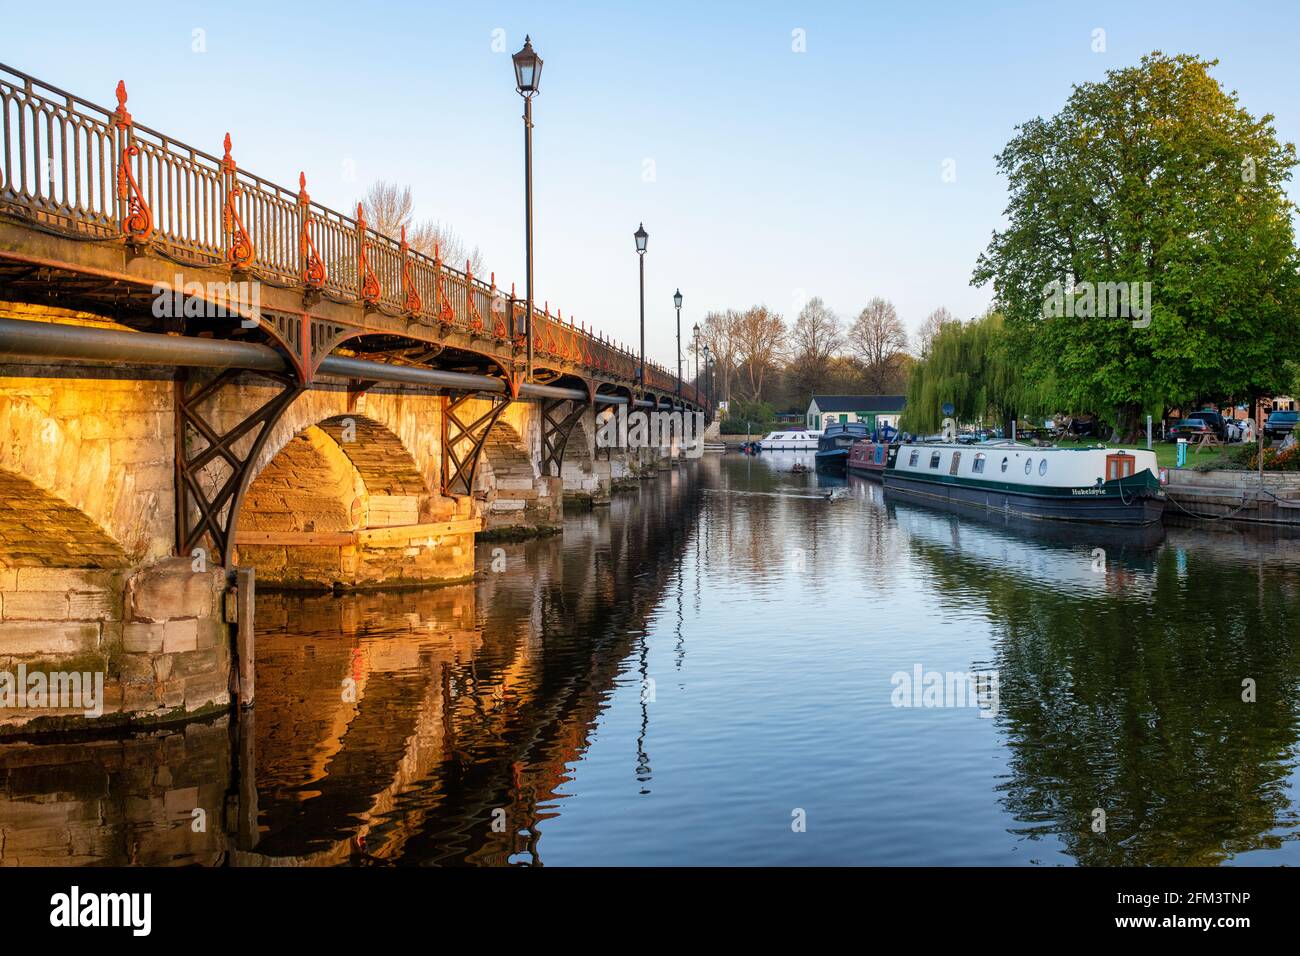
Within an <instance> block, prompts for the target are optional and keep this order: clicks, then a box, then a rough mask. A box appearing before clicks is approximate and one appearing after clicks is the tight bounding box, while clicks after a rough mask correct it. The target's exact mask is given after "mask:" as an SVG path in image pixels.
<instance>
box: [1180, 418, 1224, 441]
mask: <svg viewBox="0 0 1300 956" xmlns="http://www.w3.org/2000/svg"><path fill="white" fill-rule="evenodd" d="M1213 433H1214V429H1213V428H1211V427H1210V423H1209V422H1207V421H1206V420H1205V419H1203V418H1184V419H1183V420H1182V421H1180V422H1178V423H1177V424H1176V425H1173V426H1171V427H1170V429H1169V440H1170V441H1177V440H1178V439H1180V438H1186V439H1187V440H1188V441H1195V440H1199V439H1200V437H1201V436H1202V435H1212V434H1213Z"/></svg>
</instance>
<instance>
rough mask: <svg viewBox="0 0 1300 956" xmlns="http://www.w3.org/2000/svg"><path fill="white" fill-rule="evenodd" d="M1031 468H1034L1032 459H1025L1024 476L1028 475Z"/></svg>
mask: <svg viewBox="0 0 1300 956" xmlns="http://www.w3.org/2000/svg"><path fill="white" fill-rule="evenodd" d="M1033 467H1034V459H1032V458H1026V459H1025V474H1026V475H1027V474H1029V472H1030V469H1032V468H1033Z"/></svg>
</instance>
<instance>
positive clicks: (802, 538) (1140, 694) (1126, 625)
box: [0, 456, 1300, 866]
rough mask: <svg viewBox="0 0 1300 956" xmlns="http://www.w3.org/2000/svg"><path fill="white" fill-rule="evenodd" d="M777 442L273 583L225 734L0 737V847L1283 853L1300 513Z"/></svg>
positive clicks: (486, 853)
mask: <svg viewBox="0 0 1300 956" xmlns="http://www.w3.org/2000/svg"><path fill="white" fill-rule="evenodd" d="M788 463H789V462H788V461H786V460H785V459H783V458H782V457H780V456H773V457H764V458H762V459H758V460H753V459H739V458H736V459H733V458H731V457H730V456H729V457H727V458H724V459H722V460H721V461H719V460H718V459H706V460H704V461H702V462H698V463H695V464H693V465H691V466H690V467H688V468H686V469H679V470H678V471H677V472H676V473H674V474H673V475H672V477H671V479H669V478H667V477H665V478H664V479H661V480H660V481H658V482H654V483H646V484H643V485H642V487H641V490H640V491H639V492H634V493H632V494H631V495H628V496H625V497H619V498H616V500H615V501H614V503H613V504H612V505H611V506H610V508H609V509H607V510H602V509H596V510H593V511H590V512H587V513H583V514H580V515H577V516H570V517H568V518H566V521H565V528H564V533H563V535H562V536H556V537H553V538H547V539H540V540H534V541H531V542H527V543H520V544H499V545H494V544H491V543H484V544H481V545H480V547H479V551H478V567H479V571H480V573H479V575H478V577H477V579H476V580H475V581H474V582H473V583H472V584H465V585H460V586H451V587H444V588H436V589H428V590H417V591H402V592H388V593H377V594H370V595H355V596H347V597H338V596H303V595H292V594H279V595H271V594H265V595H262V596H261V597H260V603H259V606H258V615H259V622H260V627H259V644H258V674H257V678H258V699H257V706H256V708H255V710H254V712H253V714H252V715H248V716H245V717H244V718H243V719H242V720H241V722H240V726H238V727H232V726H229V725H228V723H227V722H226V721H218V722H216V723H206V724H191V725H189V726H187V727H185V728H184V729H181V730H176V731H171V732H164V733H158V734H153V735H147V736H140V737H134V738H131V739H129V740H125V741H120V740H119V741H110V740H101V741H98V742H93V741H92V742H80V743H78V742H66V741H61V742H57V743H52V744H30V743H19V742H9V743H5V744H3V745H0V834H2V838H0V865H27V864H37V863H45V864H51V863H74V864H76V863H92V862H109V863H142V864H165V863H191V862H195V863H204V864H217V865H220V864H222V863H226V864H233V865H243V866H276V865H295V864H301V865H339V864H342V865H347V864H353V865H357V864H369V865H386V864H393V863H399V864H451V865H456V864H467V865H511V864H513V865H528V864H536V863H539V862H547V863H568V862H593V863H600V862H617V863H671V862H688V863H725V862H738V863H761V862H773V863H836V864H843V863H883V864H917V863H940V864H943V863H962V864H967V863H990V864H1017V863H1019V864H1060V863H1065V864H1069V863H1079V864H1088V865H1109V864H1216V863H1221V862H1251V863H1292V864H1294V863H1298V862H1300V843H1298V842H1297V841H1296V839H1295V835H1296V823H1297V809H1296V798H1295V796H1294V794H1295V784H1296V761H1295V755H1296V751H1297V740H1298V739H1300V703H1298V702H1300V653H1298V650H1300V648H1297V639H1298V637H1300V634H1298V629H1297V627H1296V626H1295V621H1296V620H1297V617H1298V615H1300V556H1298V555H1300V552H1298V551H1297V549H1296V547H1295V542H1294V541H1293V540H1292V541H1288V540H1285V539H1278V538H1271V537H1268V536H1263V537H1261V536H1258V535H1244V534H1236V533H1220V532H1211V531H1207V530H1202V529H1189V528H1177V527H1172V528H1169V529H1167V531H1166V532H1165V533H1164V534H1163V535H1157V536H1156V539H1155V540H1149V539H1143V538H1141V537H1140V536H1139V537H1138V538H1137V539H1135V538H1134V537H1133V536H1132V535H1129V536H1126V537H1124V538H1122V539H1120V538H1115V537H1114V536H1109V535H1101V536H1100V537H1099V536H1096V535H1093V534H1089V533H1084V532H1078V531H1074V530H1071V531H1070V532H1069V533H1068V534H1064V535H1062V534H1052V533H1050V532H1047V531H1044V530H1042V529H1037V530H1035V529H1031V528H1008V527H1005V526H1003V525H1001V524H1000V523H998V522H996V521H988V520H979V519H976V518H975V517H974V516H969V515H964V516H956V515H952V514H948V513H945V512H940V511H933V510H929V509H925V508H923V507H919V506H913V505H901V504H899V505H894V504H892V503H890V502H889V501H888V500H887V499H886V498H885V497H884V496H883V495H882V491H881V489H880V488H879V486H876V485H872V484H869V483H861V482H858V481H857V480H850V481H849V482H848V485H847V489H848V494H847V495H846V496H844V497H842V498H841V499H839V500H834V501H826V500H823V499H822V497H821V495H820V494H819V493H818V492H819V490H820V489H819V488H818V482H819V481H824V480H825V479H819V478H818V477H817V476H814V475H804V474H793V473H790V472H789V471H788V470H783V469H785V468H786V467H787V466H788ZM841 484H843V482H841ZM498 547H499V548H500V549H501V551H499V552H497V551H494V549H495V548H498ZM1097 548H1101V549H1103V550H1104V555H1102V558H1101V561H1100V565H1098V562H1097V558H1096V550H1095V549H1097ZM502 559H504V565H503V564H502ZM494 562H495V565H496V568H497V569H498V570H494V567H493V566H494ZM914 663H920V664H921V665H923V666H924V667H925V668H926V669H927V670H928V669H931V668H934V669H937V670H961V671H972V670H983V669H991V670H996V671H997V673H998V675H999V701H998V707H997V714H996V717H995V718H994V719H980V718H979V716H978V714H977V713H976V711H974V710H972V709H969V708H967V709H960V708H937V709H926V708H900V707H895V706H893V704H892V702H891V690H892V687H891V675H892V674H894V673H896V672H897V671H900V670H910V669H911V667H912V666H913V664H914ZM645 677H649V678H653V679H654V680H656V681H657V687H651V688H650V689H649V692H648V693H645V692H643V690H642V688H643V683H642V681H643V678H645ZM1247 678H1249V679H1252V680H1254V681H1255V682H1256V685H1257V690H1256V701H1255V702H1254V703H1245V702H1243V700H1242V689H1243V688H1242V681H1243V680H1244V679H1247ZM656 690H657V693H656ZM792 808H803V809H805V810H806V811H807V815H808V821H809V826H808V829H807V832H805V833H795V832H793V831H792V830H791V827H790V820H791V811H792ZM1097 809H1102V810H1104V811H1105V813H1106V830H1105V832H1103V833H1098V832H1095V831H1094V830H1093V828H1092V823H1093V821H1094V819H1095V811H1096V810H1097ZM196 810H207V811H209V812H208V819H209V820H210V821H212V824H213V825H211V826H209V827H208V828H207V830H206V831H205V832H200V831H196V830H195V828H194V820H195V815H194V814H195V811H196ZM543 837H544V838H545V839H543Z"/></svg>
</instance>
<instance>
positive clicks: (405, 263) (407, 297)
mask: <svg viewBox="0 0 1300 956" xmlns="http://www.w3.org/2000/svg"><path fill="white" fill-rule="evenodd" d="M402 307H403V308H404V309H405V310H406V312H407V313H408V314H409V315H419V314H420V310H421V309H422V308H424V303H423V302H422V301H421V300H420V292H419V290H418V289H416V288H415V277H414V276H413V275H411V247H410V246H409V245H408V244H407V242H406V227H405V226H403V227H402Z"/></svg>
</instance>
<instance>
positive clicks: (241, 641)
mask: <svg viewBox="0 0 1300 956" xmlns="http://www.w3.org/2000/svg"><path fill="white" fill-rule="evenodd" d="M254 579H255V574H254V569H253V568H251V567H248V568H236V569H235V588H236V592H235V600H236V602H237V611H236V620H237V622H238V623H237V624H236V629H237V636H236V638H235V654H236V656H237V657H238V659H239V706H240V707H241V708H247V707H252V706H253V674H254V663H255V661H256V658H255V657H254V653H253V647H254V643H255V641H254V639H253V591H254V587H255V580H254Z"/></svg>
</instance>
